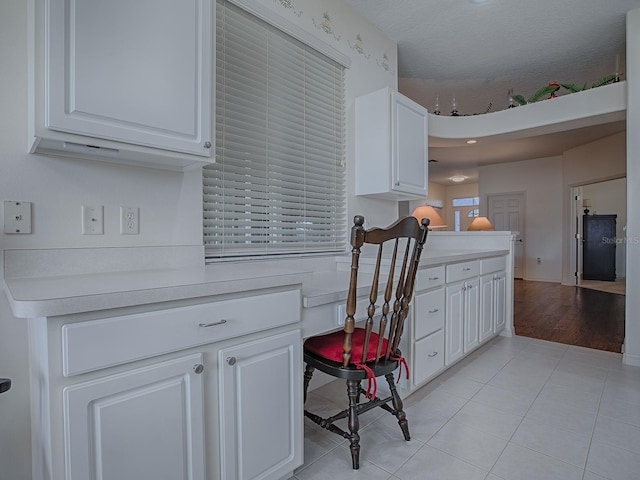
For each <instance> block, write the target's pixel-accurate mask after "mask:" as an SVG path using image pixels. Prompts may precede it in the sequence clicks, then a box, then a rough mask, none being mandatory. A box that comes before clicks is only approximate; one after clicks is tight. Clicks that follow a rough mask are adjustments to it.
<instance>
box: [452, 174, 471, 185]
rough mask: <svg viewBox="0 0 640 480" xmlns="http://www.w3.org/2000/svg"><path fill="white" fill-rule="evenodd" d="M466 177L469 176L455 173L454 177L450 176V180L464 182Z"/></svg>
mask: <svg viewBox="0 0 640 480" xmlns="http://www.w3.org/2000/svg"><path fill="white" fill-rule="evenodd" d="M466 178H467V177H465V176H464V175H453V176H452V177H449V180H451V181H452V182H455V183H460V182H464V181H465V180H466Z"/></svg>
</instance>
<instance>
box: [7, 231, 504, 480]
mask: <svg viewBox="0 0 640 480" xmlns="http://www.w3.org/2000/svg"><path fill="white" fill-rule="evenodd" d="M461 237H466V238H464V239H463V240H464V241H462V242H461V245H463V244H464V243H466V244H467V245H468V244H470V243H471V244H473V245H474V249H473V250H469V249H465V248H464V247H463V246H461V245H456V241H458V240H460V238H458V240H451V239H448V238H446V237H441V238H440V239H439V238H438V236H437V235H432V234H430V238H429V240H428V242H427V249H426V250H425V252H424V253H423V257H422V260H421V263H420V271H419V272H418V281H417V285H416V294H415V299H414V303H413V311H412V316H411V322H410V323H411V324H410V326H409V329H408V332H407V334H405V344H403V345H401V348H402V350H403V353H404V355H405V357H406V358H407V359H408V360H409V362H410V364H411V379H410V380H409V381H403V382H404V383H403V384H402V387H403V392H404V395H407V394H409V393H410V392H411V391H413V390H414V389H415V388H418V387H419V386H420V385H422V384H424V383H425V382H427V381H429V379H430V378H433V376H434V375H437V374H438V373H440V372H441V371H442V370H443V369H444V368H445V366H443V365H442V364H440V363H439V362H434V361H433V360H429V359H433V358H436V359H437V360H439V359H441V358H443V355H446V352H447V350H446V349H447V347H446V345H448V344H449V342H448V340H446V339H447V338H453V337H452V335H454V334H455V333H451V334H450V333H449V330H447V328H446V326H444V325H443V324H442V320H441V317H440V316H439V315H435V316H434V318H426V319H425V318H424V317H425V315H427V317H429V316H432V314H435V313H436V312H432V310H433V304H432V302H441V299H440V300H439V295H440V292H441V291H443V289H444V288H445V286H446V288H447V289H448V288H449V287H450V286H451V287H452V288H453V287H454V285H453V284H454V283H455V284H458V283H460V282H466V281H468V280H469V279H467V278H461V277H457V278H454V277H452V279H451V281H450V279H447V278H446V275H447V274H446V273H445V277H444V280H443V279H442V272H446V271H447V270H446V269H447V268H448V267H449V266H450V265H451V266H455V265H460V264H461V263H467V262H477V263H478V269H477V270H474V272H475V273H474V275H479V277H480V278H479V279H478V280H480V279H481V278H482V277H483V275H484V274H483V272H484V270H483V268H484V267H483V265H485V262H488V263H486V265H493V266H494V267H495V265H498V266H500V271H501V272H503V273H504V274H505V276H504V277H503V278H504V279H505V281H504V290H502V291H503V295H504V296H503V297H496V296H495V295H494V296H491V298H502V300H499V301H500V302H502V303H501V304H502V305H504V311H503V315H502V316H501V317H500V318H503V319H504V323H503V327H502V328H498V327H496V328H495V329H493V330H492V331H491V335H495V334H511V325H512V313H511V312H512V308H511V305H510V304H511V302H512V286H511V287H510V285H512V273H511V272H512V268H513V262H512V259H511V252H512V250H511V243H510V240H509V239H510V238H511V237H510V236H509V235H508V234H507V233H506V232H503V234H502V235H489V236H487V237H486V238H484V239H483V238H480V237H469V236H465V235H462V236H461ZM470 240H473V241H472V242H470ZM429 242H431V243H429ZM444 245H447V246H450V247H451V248H455V250H451V249H448V250H447V249H445V248H443V246H444ZM202 253H203V252H202V248H201V247H184V248H181V247H166V248H165V247H156V248H130V249H128V248H117V249H109V248H106V249H78V250H72V249H69V250H64V249H62V250H50V251H45V250H11V251H5V252H4V265H5V279H4V280H5V292H6V294H7V297H8V299H9V303H10V305H11V308H12V310H13V313H14V315H15V316H16V317H19V318H25V319H26V320H25V321H27V322H28V325H29V327H28V328H29V341H30V368H31V378H30V382H31V401H32V439H33V448H32V451H33V474H34V478H39V479H45V480H51V479H57V478H92V475H93V473H91V472H94V473H95V469H96V468H105V469H116V471H118V472H121V473H122V475H120V476H121V477H123V478H124V477H127V476H131V475H128V473H130V472H132V471H137V470H138V469H139V468H141V466H142V465H143V464H144V465H146V467H145V468H147V469H148V468H150V467H149V465H153V469H155V470H153V471H151V470H147V471H148V472H149V475H148V476H149V477H150V478H151V477H157V478H160V477H166V476H167V475H169V476H171V478H175V479H176V480H179V479H181V478H186V477H184V476H183V474H184V472H189V475H190V477H189V478H193V479H200V480H204V479H207V480H218V479H222V478H241V477H240V476H239V473H238V472H254V473H255V472H259V473H261V474H263V477H261V478H265V479H271V478H274V479H275V478H282V477H286V476H287V475H289V476H290V475H291V473H292V472H293V470H294V469H295V468H296V467H297V466H299V465H300V464H301V463H302V443H303V430H302V421H303V415H302V398H301V395H302V385H301V382H302V342H303V339H304V338H306V337H308V336H311V335H316V334H318V333H323V332H328V331H331V330H335V329H337V328H340V325H341V323H342V322H343V321H344V317H345V314H344V303H345V300H346V296H347V289H348V262H349V260H350V256H349V255H346V254H345V255H343V256H342V255H339V256H331V257H324V258H320V257H313V258H309V259H305V260H302V261H301V260H299V259H296V260H289V261H287V260H278V261H276V260H270V261H267V260H265V261H251V262H221V263H216V264H210V265H206V266H205V265H202V258H203V256H202ZM495 259H503V261H498V262H496V260H495ZM371 261H372V260H371V259H369V258H367V257H366V256H363V257H362V261H361V264H362V272H363V274H364V273H365V272H366V270H367V268H368V264H369V263H370V262H371ZM158 265H162V266H163V268H157V267H158ZM502 267H504V268H502ZM485 270H486V269H485ZM434 272H435V273H437V275H432V273H434ZM485 273H486V275H495V274H496V272H495V271H492V272H490V273H489V272H488V270H487V272H485ZM435 277H438V278H437V279H435ZM510 280H511V281H510ZM442 282H444V283H442ZM450 283H451V285H449V284H450ZM510 288H511V289H510ZM359 293H361V294H362V295H363V297H365V301H366V295H367V288H366V285H365V286H363V287H362V288H361V290H360V292H359ZM479 298H482V294H481V295H480V296H479ZM478 301H479V302H481V300H478ZM440 304H441V303H439V304H438V305H440ZM478 305H482V303H479V304H478ZM438 308H440V307H438ZM444 308H445V318H446V321H445V323H446V322H449V318H450V317H451V318H452V319H453V318H454V316H453V315H450V314H449V313H446V312H449V311H453V310H450V305H449V303H447V304H446V305H445V307H444ZM479 308H480V310H482V308H483V307H482V306H480V307H479ZM479 318H480V317H479ZM438 322H440V323H438ZM452 324H453V323H452ZM467 324H468V326H467ZM481 324H482V321H481V320H478V323H474V322H465V323H464V325H465V326H464V327H463V328H462V330H463V332H472V331H473V330H474V329H479V325H481ZM491 325H492V326H493V325H497V324H493V323H492V324H491ZM454 331H457V330H455V329H452V332H454ZM476 331H478V332H479V330H476ZM463 335H466V334H463ZM472 336H473V335H472ZM463 338H466V337H463ZM445 341H446V343H445ZM478 344H479V343H478ZM442 349H444V352H442V351H440V350H442ZM434 352H436V353H435V354H434ZM463 354H466V352H463ZM447 366H448V365H447ZM256 385H259V387H256ZM256 388H258V389H259V390H260V392H261V398H262V399H263V400H262V402H261V403H260V404H258V403H256V402H247V401H244V399H248V398H251V397H252V396H253V395H255V391H256ZM265 402H267V404H265ZM264 411H269V412H270V414H269V415H268V416H265V415H263V412H264ZM247 419H251V421H247ZM168 424H170V425H171V429H172V430H173V431H176V432H182V433H181V435H179V436H178V437H179V438H178V437H176V438H175V439H170V441H166V440H167V439H166V438H165V437H164V436H163V435H162V433H161V432H160V431H156V430H154V429H148V428H147V427H145V425H160V426H161V425H168ZM124 438H130V439H136V440H135V441H132V442H131V443H129V444H126V445H125V447H126V448H124V449H122V450H120V451H119V453H118V454H114V453H113V450H112V449H110V448H108V446H113V445H124V444H122V439H124ZM185 445H186V446H188V448H186V449H185ZM265 445H269V446H270V448H269V449H268V451H265V450H264V446H265ZM252 452H254V453H255V455H254V454H252ZM258 453H259V454H258ZM90 459H93V460H91V461H89V460H90ZM167 472H169V473H167Z"/></svg>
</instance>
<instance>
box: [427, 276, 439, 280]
mask: <svg viewBox="0 0 640 480" xmlns="http://www.w3.org/2000/svg"><path fill="white" fill-rule="evenodd" d="M429 280H440V277H429Z"/></svg>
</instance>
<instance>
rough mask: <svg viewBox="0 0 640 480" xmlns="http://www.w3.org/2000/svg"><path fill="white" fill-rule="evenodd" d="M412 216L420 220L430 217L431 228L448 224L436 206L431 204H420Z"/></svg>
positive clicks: (443, 226) (444, 226)
mask: <svg viewBox="0 0 640 480" xmlns="http://www.w3.org/2000/svg"><path fill="white" fill-rule="evenodd" d="M411 216H413V217H415V218H416V219H417V220H418V222H420V221H421V220H422V219H423V218H428V219H429V228H430V229H432V228H446V227H447V225H446V224H445V223H444V220H442V217H441V216H440V215H439V214H438V212H436V210H435V208H433V207H432V206H430V205H420V206H419V207H417V208H416V209H415V210H414V211H413V213H412V214H411Z"/></svg>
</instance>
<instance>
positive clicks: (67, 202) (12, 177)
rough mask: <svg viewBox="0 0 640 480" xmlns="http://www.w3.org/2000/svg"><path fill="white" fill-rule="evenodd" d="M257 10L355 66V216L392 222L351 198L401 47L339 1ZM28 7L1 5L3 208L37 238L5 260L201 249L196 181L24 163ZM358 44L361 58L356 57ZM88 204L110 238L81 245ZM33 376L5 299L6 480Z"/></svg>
mask: <svg viewBox="0 0 640 480" xmlns="http://www.w3.org/2000/svg"><path fill="white" fill-rule="evenodd" d="M256 1H259V2H260V3H262V4H264V5H265V6H267V7H268V8H271V9H273V10H274V11H276V12H278V13H279V14H280V15H282V17H284V18H286V19H289V20H291V21H294V22H296V23H297V24H298V25H299V26H301V27H303V28H304V29H306V30H308V31H310V32H312V33H313V34H314V35H315V36H317V37H318V38H320V39H322V40H323V41H325V42H327V43H329V44H330V45H332V46H334V47H335V48H337V49H338V50H340V51H342V52H343V53H346V54H347V55H349V56H350V57H351V59H352V66H351V69H349V71H348V72H347V75H346V79H347V92H346V93H347V129H348V136H347V164H348V169H347V171H348V176H349V178H348V185H349V197H348V202H349V205H348V211H349V215H350V216H353V215H354V214H355V213H361V214H364V215H365V216H366V217H367V221H368V222H372V223H382V222H385V223H390V221H391V220H395V219H396V218H397V205H396V202H390V201H372V200H369V199H367V200H363V199H360V198H355V197H353V195H352V193H351V192H353V185H354V181H353V173H354V172H353V159H354V144H353V123H354V118H353V101H354V97H355V96H356V95H361V94H364V93H368V92H370V91H373V90H376V89H378V88H382V87H386V86H391V87H396V85H397V55H396V45H395V43H393V42H391V41H390V40H389V39H387V38H386V37H385V36H384V35H383V34H382V33H381V32H380V31H379V30H378V29H376V28H373V27H372V26H371V25H369V24H368V23H366V22H365V21H364V20H363V19H361V18H359V17H357V16H356V15H355V14H354V13H353V11H352V10H351V9H350V8H349V7H347V6H345V5H344V4H343V3H342V2H341V1H340V0H296V1H295V2H293V3H294V5H295V6H296V10H295V11H294V10H292V9H287V8H285V7H284V6H283V4H281V3H280V2H274V1H272V0H256ZM28 4H29V2H27V1H25V0H3V1H2V3H1V4H0V65H2V66H1V67H0V71H1V74H0V105H1V106H2V107H1V109H0V201H2V200H21V201H29V202H32V204H33V233H32V234H31V235H7V234H2V235H0V250H3V249H13V248H71V247H73V248H79V247H113V246H147V245H151V246H159V245H201V244H202V223H201V209H202V193H201V192H202V187H201V178H200V172H199V171H197V170H196V171H192V172H188V173H184V174H182V173H175V172H167V171H162V170H155V169H144V168H137V167H126V166H116V165H111V164H106V163H99V162H90V161H81V160H71V159H63V158H54V157H45V156H35V155H29V154H27V153H26V144H27V85H28V81H27V69H28V63H27V62H28V58H29V50H28V42H29V38H28V35H27V16H28ZM324 12H327V13H329V14H330V18H331V31H330V32H327V31H326V30H323V29H321V28H319V25H320V24H321V23H322V14H323V13H324ZM358 34H359V35H360V36H361V39H362V43H361V46H362V48H361V49H357V48H356V36H357V35H358ZM384 55H386V57H387V60H385V59H384ZM83 204H91V205H104V207H105V234H104V235H99V236H83V235H81V233H80V228H81V222H80V207H81V205H83ZM120 205H129V206H138V207H140V235H137V236H135V235H126V236H124V235H120V234H119V223H118V209H119V206H120ZM0 212H1V209H0ZM1 215H2V214H1V213H0V216H1ZM1 224H2V219H1V218H0V225H1ZM27 368H28V356H27V332H26V321H25V320H23V319H16V318H14V317H13V316H12V315H11V312H10V309H9V307H8V304H7V301H6V299H5V297H4V295H0V377H10V378H12V379H13V387H12V389H11V390H10V391H9V392H6V393H4V394H2V396H0V432H2V435H0V466H1V469H2V473H1V474H0V477H2V478H3V479H4V478H6V479H11V480H28V479H30V478H31V473H30V458H29V455H30V436H29V409H28V402H29V397H28V395H29V391H28V385H27V382H28V370H27Z"/></svg>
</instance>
